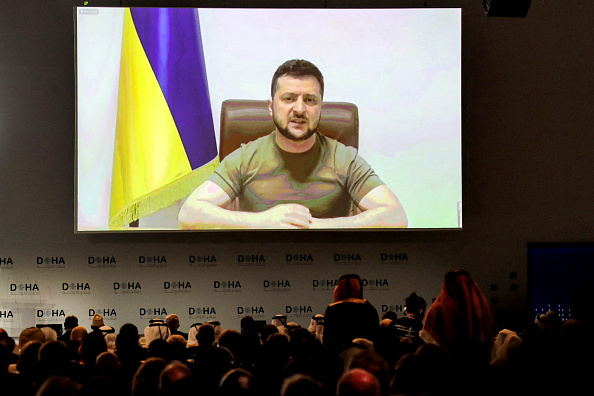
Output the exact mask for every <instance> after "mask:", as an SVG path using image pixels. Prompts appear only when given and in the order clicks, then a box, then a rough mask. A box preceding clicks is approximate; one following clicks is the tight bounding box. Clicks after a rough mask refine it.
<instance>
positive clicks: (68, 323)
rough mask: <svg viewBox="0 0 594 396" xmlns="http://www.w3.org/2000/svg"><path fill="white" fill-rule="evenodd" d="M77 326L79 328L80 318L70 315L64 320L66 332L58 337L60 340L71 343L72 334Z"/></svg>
mask: <svg viewBox="0 0 594 396" xmlns="http://www.w3.org/2000/svg"><path fill="white" fill-rule="evenodd" d="M76 326H78V318H77V317H76V316H74V315H68V316H67V317H66V319H64V332H63V333H62V335H61V336H59V337H58V340H60V341H64V342H65V343H68V341H70V333H72V329H74V328H75V327H76Z"/></svg>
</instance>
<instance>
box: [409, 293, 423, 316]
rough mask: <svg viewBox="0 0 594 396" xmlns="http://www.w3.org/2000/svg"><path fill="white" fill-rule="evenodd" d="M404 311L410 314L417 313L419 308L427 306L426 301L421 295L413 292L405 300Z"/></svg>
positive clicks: (419, 310)
mask: <svg viewBox="0 0 594 396" xmlns="http://www.w3.org/2000/svg"><path fill="white" fill-rule="evenodd" d="M405 304H406V312H408V313H411V314H419V313H420V312H421V310H423V311H424V310H425V309H426V308H427V303H426V302H425V299H424V298H423V297H419V296H417V293H415V292H413V293H411V295H410V296H408V297H407V298H406V300H405Z"/></svg>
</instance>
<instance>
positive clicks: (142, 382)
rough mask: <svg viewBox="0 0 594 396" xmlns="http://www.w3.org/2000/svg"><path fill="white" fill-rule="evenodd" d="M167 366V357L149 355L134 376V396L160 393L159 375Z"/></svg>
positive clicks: (154, 395) (152, 395)
mask: <svg viewBox="0 0 594 396" xmlns="http://www.w3.org/2000/svg"><path fill="white" fill-rule="evenodd" d="M165 366H167V362H166V361H165V359H162V358H156V357H149V358H147V359H146V360H145V361H144V362H142V364H141V365H140V366H139V367H138V369H137V370H136V373H135V374H134V377H133V378H132V396H156V395H158V394H159V379H160V378H159V377H160V375H161V371H163V369H164V368H165Z"/></svg>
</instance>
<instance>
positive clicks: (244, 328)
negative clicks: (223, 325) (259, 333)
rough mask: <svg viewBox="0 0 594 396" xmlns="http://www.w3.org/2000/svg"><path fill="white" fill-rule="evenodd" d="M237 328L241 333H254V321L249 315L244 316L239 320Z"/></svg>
mask: <svg viewBox="0 0 594 396" xmlns="http://www.w3.org/2000/svg"><path fill="white" fill-rule="evenodd" d="M239 327H240V329H241V332H242V333H247V332H249V331H256V321H255V320H254V318H252V317H251V316H250V315H246V316H244V317H243V318H241V322H240V323H239Z"/></svg>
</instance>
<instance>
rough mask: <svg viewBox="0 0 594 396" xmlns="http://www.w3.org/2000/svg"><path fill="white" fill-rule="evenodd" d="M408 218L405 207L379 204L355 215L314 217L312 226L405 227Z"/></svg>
mask: <svg viewBox="0 0 594 396" xmlns="http://www.w3.org/2000/svg"><path fill="white" fill-rule="evenodd" d="M407 226H408V218H407V216H406V212H405V211H404V209H403V208H402V207H401V206H399V207H393V206H379V207H375V208H372V209H369V210H366V211H364V212H362V213H359V214H357V215H354V216H349V217H336V218H331V219H314V220H313V221H312V224H311V228H405V227H407Z"/></svg>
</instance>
